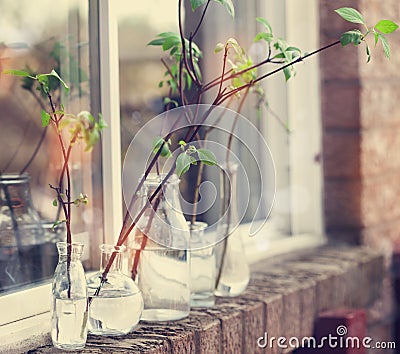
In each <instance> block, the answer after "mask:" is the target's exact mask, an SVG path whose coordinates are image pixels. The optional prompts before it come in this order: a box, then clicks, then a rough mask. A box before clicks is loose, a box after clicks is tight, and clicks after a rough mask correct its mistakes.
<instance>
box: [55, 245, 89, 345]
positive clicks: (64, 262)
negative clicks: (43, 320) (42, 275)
mask: <svg viewBox="0 0 400 354" xmlns="http://www.w3.org/2000/svg"><path fill="white" fill-rule="evenodd" d="M68 248H70V257H68ZM57 249H58V254H59V260H58V264H57V267H56V270H55V272H54V278H53V287H52V292H53V308H52V326H51V339H52V341H53V345H54V346H55V347H56V348H59V349H64V350H71V351H75V350H78V349H82V348H83V347H84V346H85V344H86V337H87V318H88V311H87V288H86V278H85V271H84V270H83V266H82V263H81V260H80V258H81V256H82V251H83V244H82V243H78V242H74V243H72V244H67V243H66V242H57Z"/></svg>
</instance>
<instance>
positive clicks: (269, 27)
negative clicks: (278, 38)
mask: <svg viewBox="0 0 400 354" xmlns="http://www.w3.org/2000/svg"><path fill="white" fill-rule="evenodd" d="M256 21H257V22H259V23H261V24H263V25H264V27H265V29H266V30H267V31H268V32H269V34H271V35H272V27H271V25H270V24H269V23H268V21H267V20H266V19H265V18H262V17H257V18H256Z"/></svg>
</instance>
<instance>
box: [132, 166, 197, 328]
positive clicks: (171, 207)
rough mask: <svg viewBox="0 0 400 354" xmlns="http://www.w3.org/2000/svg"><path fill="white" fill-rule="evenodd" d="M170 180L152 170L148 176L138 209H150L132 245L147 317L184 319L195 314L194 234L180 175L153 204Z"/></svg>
mask: <svg viewBox="0 0 400 354" xmlns="http://www.w3.org/2000/svg"><path fill="white" fill-rule="evenodd" d="M164 178H165V175H157V174H149V176H148V178H147V179H146V181H145V183H144V185H143V188H142V190H141V194H140V201H139V202H138V203H137V204H138V208H137V209H136V213H139V212H140V211H141V210H143V208H145V211H144V213H143V215H142V216H141V218H140V219H139V221H138V223H137V224H136V227H135V228H134V230H133V235H132V236H133V237H132V239H131V242H130V244H129V247H128V249H129V256H130V260H129V265H130V268H131V274H132V279H134V280H135V282H136V283H137V284H138V286H139V288H140V290H141V291H142V295H143V301H144V310H143V314H142V319H143V320H146V321H173V320H179V319H182V318H185V317H187V316H188V315H189V312H190V250H189V245H190V233H189V228H188V225H187V223H186V220H185V217H184V216H183V213H182V210H181V206H180V202H179V193H178V192H179V188H178V186H179V179H178V177H177V176H176V175H172V176H171V177H170V178H169V180H168V181H167V182H166V183H165V185H164V186H163V188H162V189H161V191H160V193H159V194H158V196H157V197H155V198H154V199H153V200H152V203H151V204H150V203H149V198H150V197H151V196H152V195H153V193H154V191H156V190H157V188H158V186H159V185H160V183H161V181H162V180H163V179H164ZM154 210H155V211H154ZM135 215H136V214H134V215H132V217H133V218H134V216H135Z"/></svg>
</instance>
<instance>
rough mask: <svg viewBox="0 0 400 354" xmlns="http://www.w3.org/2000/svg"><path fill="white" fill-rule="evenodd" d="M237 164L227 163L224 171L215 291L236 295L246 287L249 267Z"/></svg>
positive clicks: (229, 295) (222, 176) (216, 292)
mask: <svg viewBox="0 0 400 354" xmlns="http://www.w3.org/2000/svg"><path fill="white" fill-rule="evenodd" d="M237 172H238V165H237V164H235V163H231V164H228V165H227V167H226V168H225V169H223V170H222V171H221V188H222V191H221V196H222V203H221V206H222V208H221V211H222V217H221V220H220V221H219V223H218V227H217V234H218V239H222V241H221V242H220V243H219V244H218V245H217V264H218V269H217V276H216V286H215V295H216V296H227V297H234V296H238V295H240V294H241V293H243V291H245V290H246V287H247V284H248V283H249V280H250V269H249V265H248V263H247V260H246V255H245V252H244V247H243V242H242V235H241V232H240V220H239V216H238V206H237V198H236V188H237Z"/></svg>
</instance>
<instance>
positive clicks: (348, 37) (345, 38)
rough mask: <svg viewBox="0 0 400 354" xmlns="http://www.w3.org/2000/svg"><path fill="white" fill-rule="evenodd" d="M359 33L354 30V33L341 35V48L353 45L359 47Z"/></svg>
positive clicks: (349, 32)
mask: <svg viewBox="0 0 400 354" xmlns="http://www.w3.org/2000/svg"><path fill="white" fill-rule="evenodd" d="M361 36H362V34H361V32H360V31H357V30H354V31H348V32H345V33H343V34H342V36H341V37H340V43H341V45H342V47H344V46H346V45H348V44H350V43H353V44H354V45H359V44H360V43H361Z"/></svg>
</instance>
